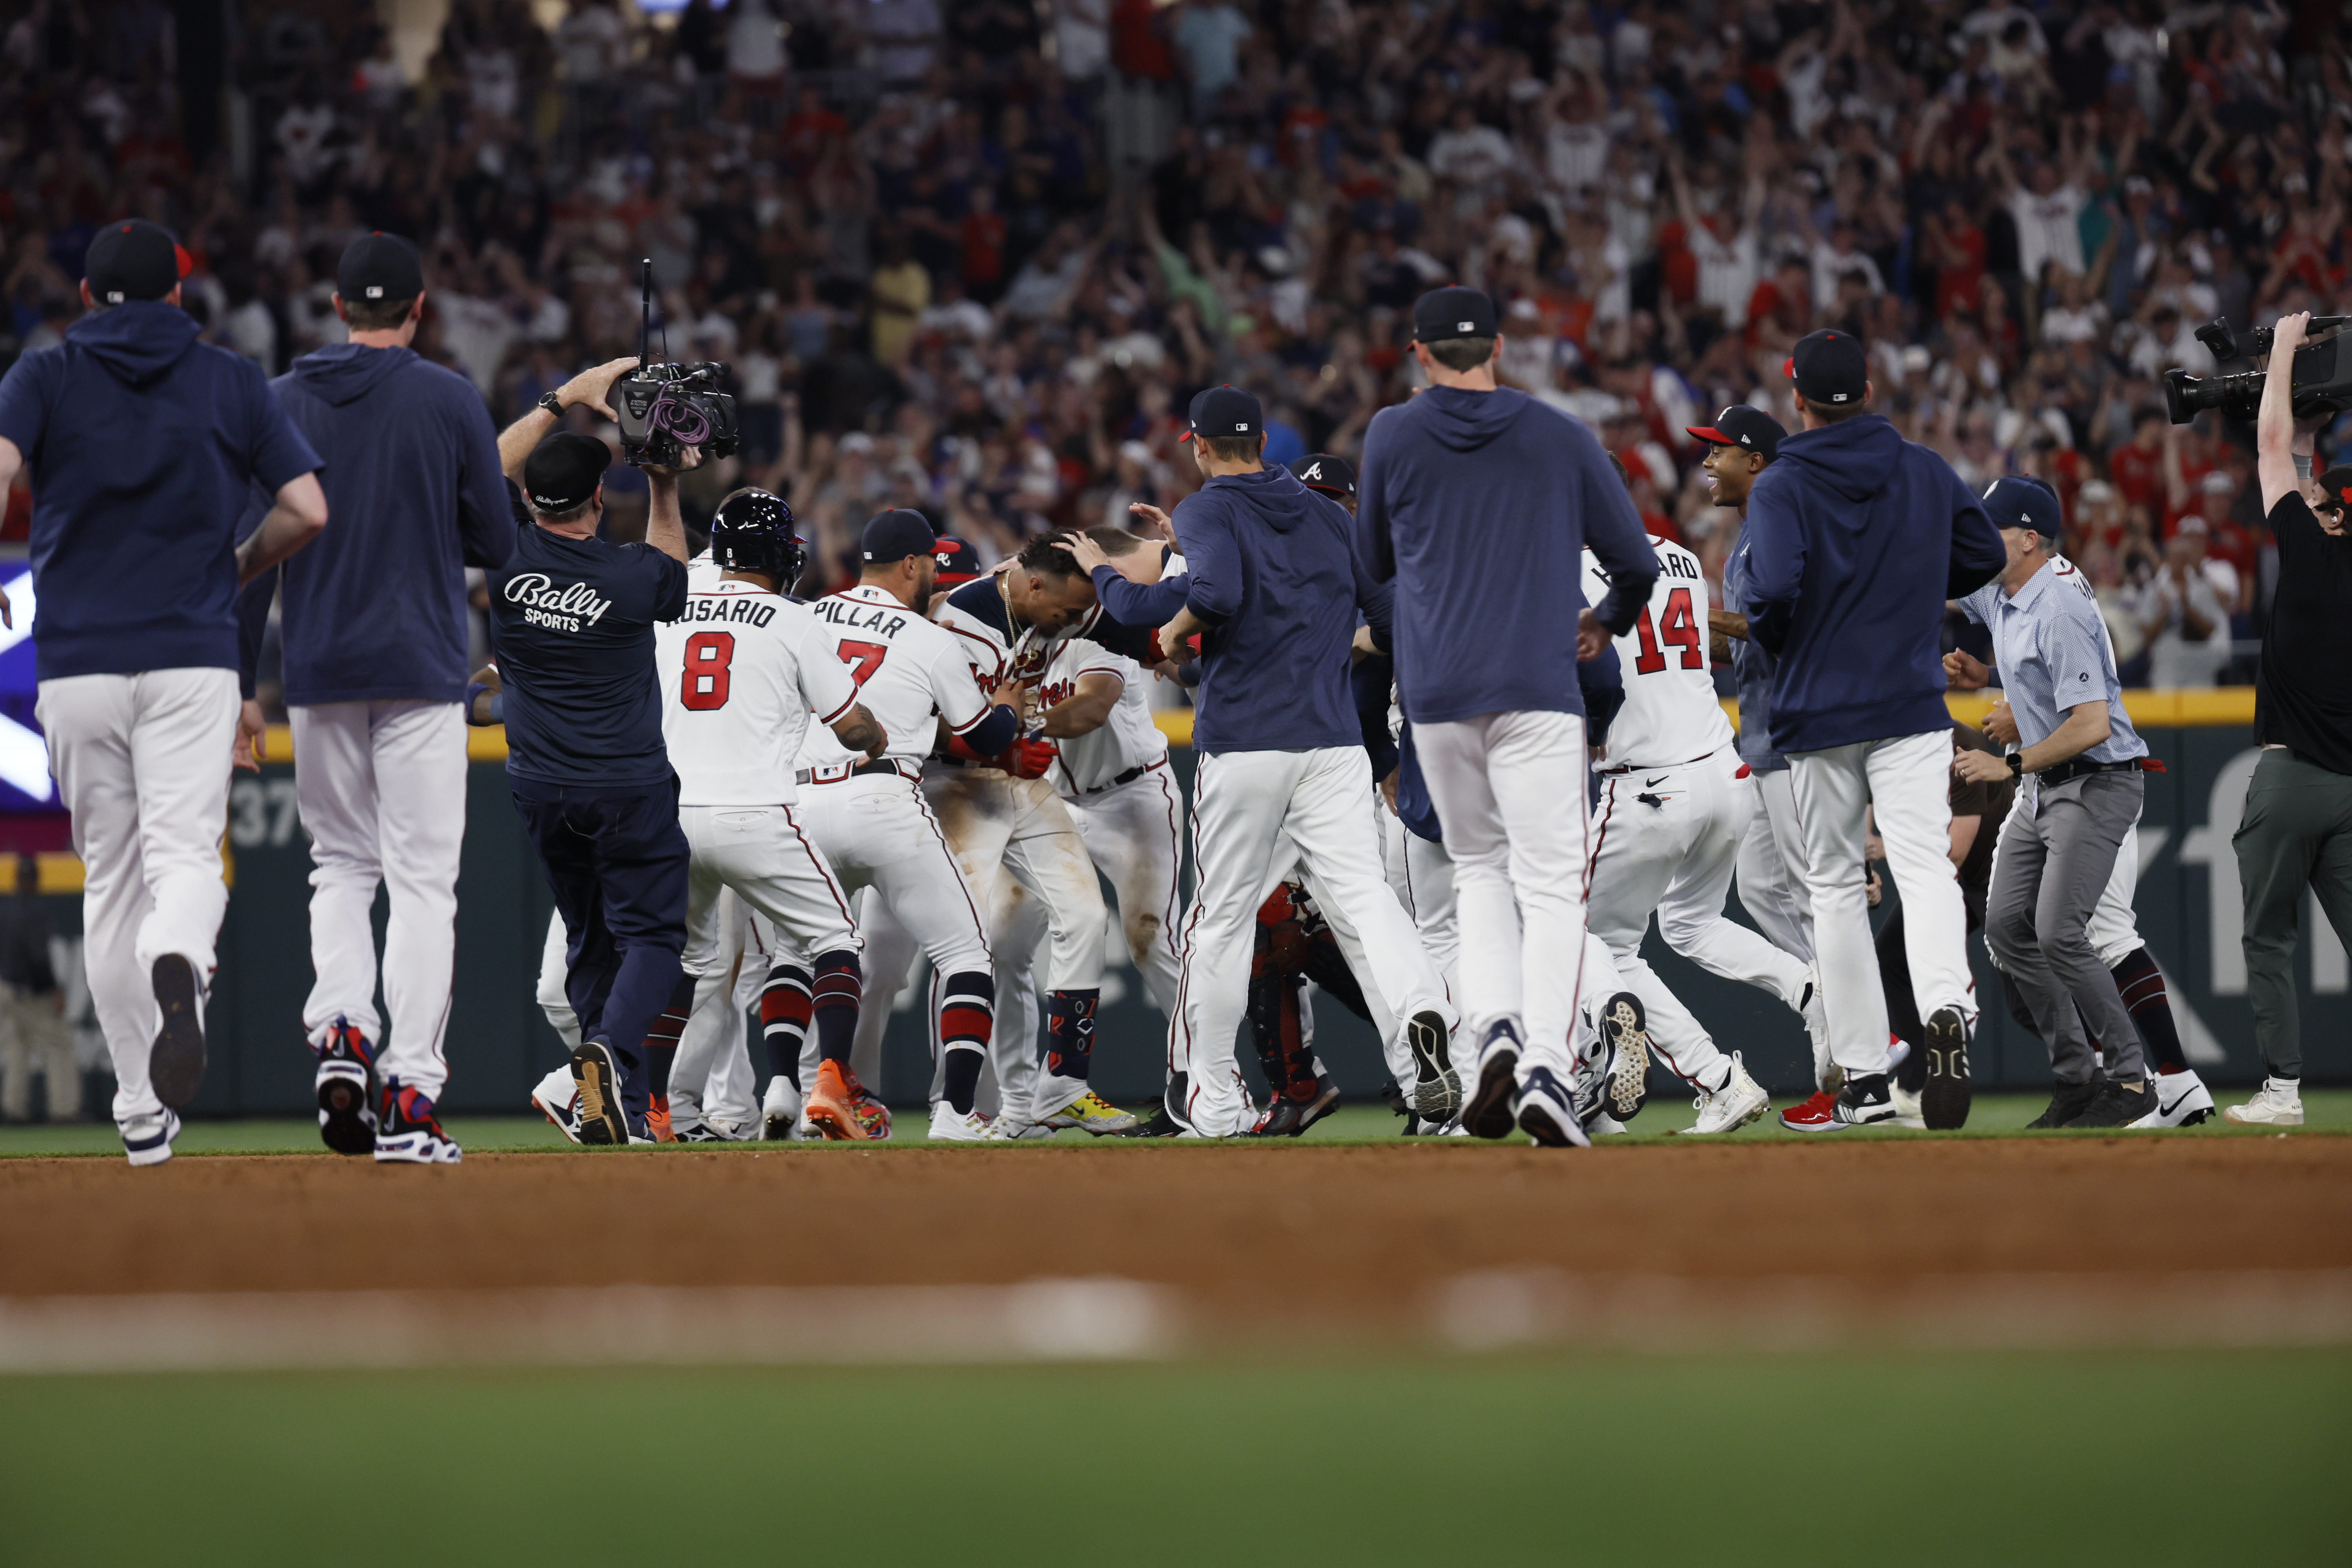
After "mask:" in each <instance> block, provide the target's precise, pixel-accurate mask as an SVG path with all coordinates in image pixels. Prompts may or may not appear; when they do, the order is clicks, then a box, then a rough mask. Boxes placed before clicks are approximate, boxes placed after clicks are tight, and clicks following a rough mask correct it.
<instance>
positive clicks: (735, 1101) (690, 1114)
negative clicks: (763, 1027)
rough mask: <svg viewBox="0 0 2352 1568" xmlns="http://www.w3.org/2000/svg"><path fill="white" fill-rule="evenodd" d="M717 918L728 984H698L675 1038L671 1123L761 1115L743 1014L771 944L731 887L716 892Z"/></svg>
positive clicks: (744, 1121) (754, 997) (735, 1122)
mask: <svg viewBox="0 0 2352 1568" xmlns="http://www.w3.org/2000/svg"><path fill="white" fill-rule="evenodd" d="M714 919H715V921H716V924H717V928H718V931H719V966H720V967H721V968H722V969H723V970H725V972H726V973H727V976H728V984H724V985H721V986H716V987H713V988H712V991H711V994H709V996H705V995H703V994H702V991H701V988H700V987H699V986H698V987H697V988H696V992H695V1006H694V1012H693V1013H692V1015H691V1016H688V1019H687V1021H686V1028H685V1030H684V1032H683V1033H681V1034H680V1035H679V1036H678V1041H677V1061H676V1062H675V1063H674V1064H672V1066H671V1068H670V1079H669V1082H670V1089H669V1100H670V1120H671V1121H673V1122H677V1123H686V1124H690V1123H691V1122H692V1121H694V1120H695V1119H697V1118H700V1119H701V1120H702V1121H709V1122H717V1123H720V1124H723V1125H725V1126H728V1127H730V1128H742V1127H748V1126H751V1124H753V1123H754V1122H756V1121H759V1119H760V1102H759V1095H758V1083H757V1080H756V1078H755V1076H754V1075H753V1073H752V1070H751V1051H750V1046H749V1028H748V1025H747V1022H746V1014H747V1012H748V1010H749V1009H750V1008H751V1006H752V1005H754V1004H755V1003H757V1002H758V1000H759V997H760V988H761V985H763V984H765V983H766V981H767V976H768V967H769V965H770V964H771V963H773V962H774V958H773V954H774V952H775V942H774V938H773V935H772V932H771V931H768V929H767V927H766V922H765V921H761V919H760V917H759V916H758V915H757V914H754V913H753V912H752V911H751V910H749V909H747V908H746V907H745V906H744V904H743V902H742V900H740V899H738V898H737V897H736V896H735V890H734V889H732V888H724V887H722V888H721V889H719V900H718V909H717V910H716V911H715V915H714Z"/></svg>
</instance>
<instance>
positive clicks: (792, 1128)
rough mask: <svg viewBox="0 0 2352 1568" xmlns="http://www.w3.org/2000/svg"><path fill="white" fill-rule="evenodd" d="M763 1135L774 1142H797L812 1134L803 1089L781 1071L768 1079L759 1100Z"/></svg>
mask: <svg viewBox="0 0 2352 1568" xmlns="http://www.w3.org/2000/svg"><path fill="white" fill-rule="evenodd" d="M760 1135H761V1137H762V1138H765V1139H766V1140H768V1142H772V1143H798V1142H802V1141H803V1140H804V1139H806V1138H808V1137H810V1136H811V1133H810V1131H809V1123H808V1114H807V1110H806V1108H805V1107H804V1106H803V1105H802V1103H801V1091H800V1090H799V1089H796V1088H795V1087H793V1080H792V1079H788V1078H786V1077H785V1076H784V1075H783V1074H782V1073H778V1074H777V1075H776V1076H775V1077H773V1078H772V1079H769V1080H768V1092H767V1094H766V1095H765V1096H764V1097H762V1098H761V1101H760Z"/></svg>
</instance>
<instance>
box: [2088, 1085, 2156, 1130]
mask: <svg viewBox="0 0 2352 1568" xmlns="http://www.w3.org/2000/svg"><path fill="white" fill-rule="evenodd" d="M2156 1106H2157V1100H2156V1091H2155V1090H2154V1089H2150V1088H2149V1087H2148V1086H2147V1083H2146V1082H2145V1081H2142V1082H2141V1084H2140V1086H2139V1087H2138V1088H2137V1089H2134V1088H2132V1087H2131V1086H2130V1085H2128V1084H2126V1083H2125V1082H2124V1081H2123V1080H2122V1079H2113V1078H2111V1079H2107V1081H2106V1083H2105V1086H2103V1087H2102V1088H2101V1089H2100V1090H2099V1092H2098V1096H2097V1098H2096V1099H2095V1100H2092V1101H2091V1103H2090V1104H2088V1105H2086V1106H2084V1107H2083V1109H2082V1110H2081V1112H2080V1113H2079V1114H2078V1115H2076V1116H2075V1118H2074V1121H2069V1122H2067V1123H2066V1125H2067V1126H2069V1127H2129V1126H2130V1125H2131V1124H2132V1123H2133V1122H2135V1121H2138V1120H2139V1119H2140V1118H2142V1117H2144V1116H2147V1115H2150V1114H2152V1113H2153V1112H2154V1111H2155V1110H2156Z"/></svg>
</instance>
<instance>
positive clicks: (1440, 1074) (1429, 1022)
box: [1404, 1012, 1462, 1121]
mask: <svg viewBox="0 0 2352 1568" xmlns="http://www.w3.org/2000/svg"><path fill="white" fill-rule="evenodd" d="M1445 1032H1446V1031H1445V1020H1444V1018H1442V1017H1440V1016H1438V1015H1436V1014H1435V1013H1429V1012H1422V1013H1415V1014H1414V1015H1413V1016H1412V1017H1410V1018H1408V1019H1406V1020H1405V1025H1404V1043H1405V1045H1406V1047H1408V1048H1409V1049H1411V1050H1412V1065H1413V1068H1414V1073H1413V1086H1412V1108H1413V1110H1415V1111H1417V1112H1419V1113H1420V1114H1421V1116H1422V1117H1423V1119H1424V1120H1433V1121H1449V1120H1451V1119H1452V1117H1453V1116H1454V1112H1455V1111H1457V1110H1461V1109H1462V1075H1461V1074H1460V1073H1458V1072H1455V1071H1454V1064H1453V1063H1452V1062H1451V1061H1449V1060H1447V1059H1446V1055H1445Z"/></svg>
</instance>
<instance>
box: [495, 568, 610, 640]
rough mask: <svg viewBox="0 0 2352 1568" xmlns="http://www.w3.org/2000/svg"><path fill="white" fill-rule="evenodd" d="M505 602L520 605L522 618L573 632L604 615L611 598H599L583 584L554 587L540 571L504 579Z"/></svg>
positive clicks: (594, 622)
mask: <svg viewBox="0 0 2352 1568" xmlns="http://www.w3.org/2000/svg"><path fill="white" fill-rule="evenodd" d="M507 603H509V604H510V605H521V606H522V607H523V608H522V618H523V619H524V620H526V621H529V622H530V624H531V625H533V626H545V627H547V628H548V630H550V631H557V632H576V631H578V630H580V628H581V627H583V626H594V625H595V624H596V623H597V622H598V621H600V620H603V619H604V612H605V611H607V610H609V609H611V608H612V607H613V601H612V600H610V599H605V598H600V597H598V595H597V593H596V590H594V589H593V588H591V587H590V586H588V584H585V583H573V584H570V585H569V586H566V587H562V588H559V587H556V586H555V585H554V583H553V581H552V580H551V578H550V577H549V576H548V575H547V574H546V573H544V572H525V573H522V574H519V575H517V576H514V577H510V578H509V579H508V580H507Z"/></svg>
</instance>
